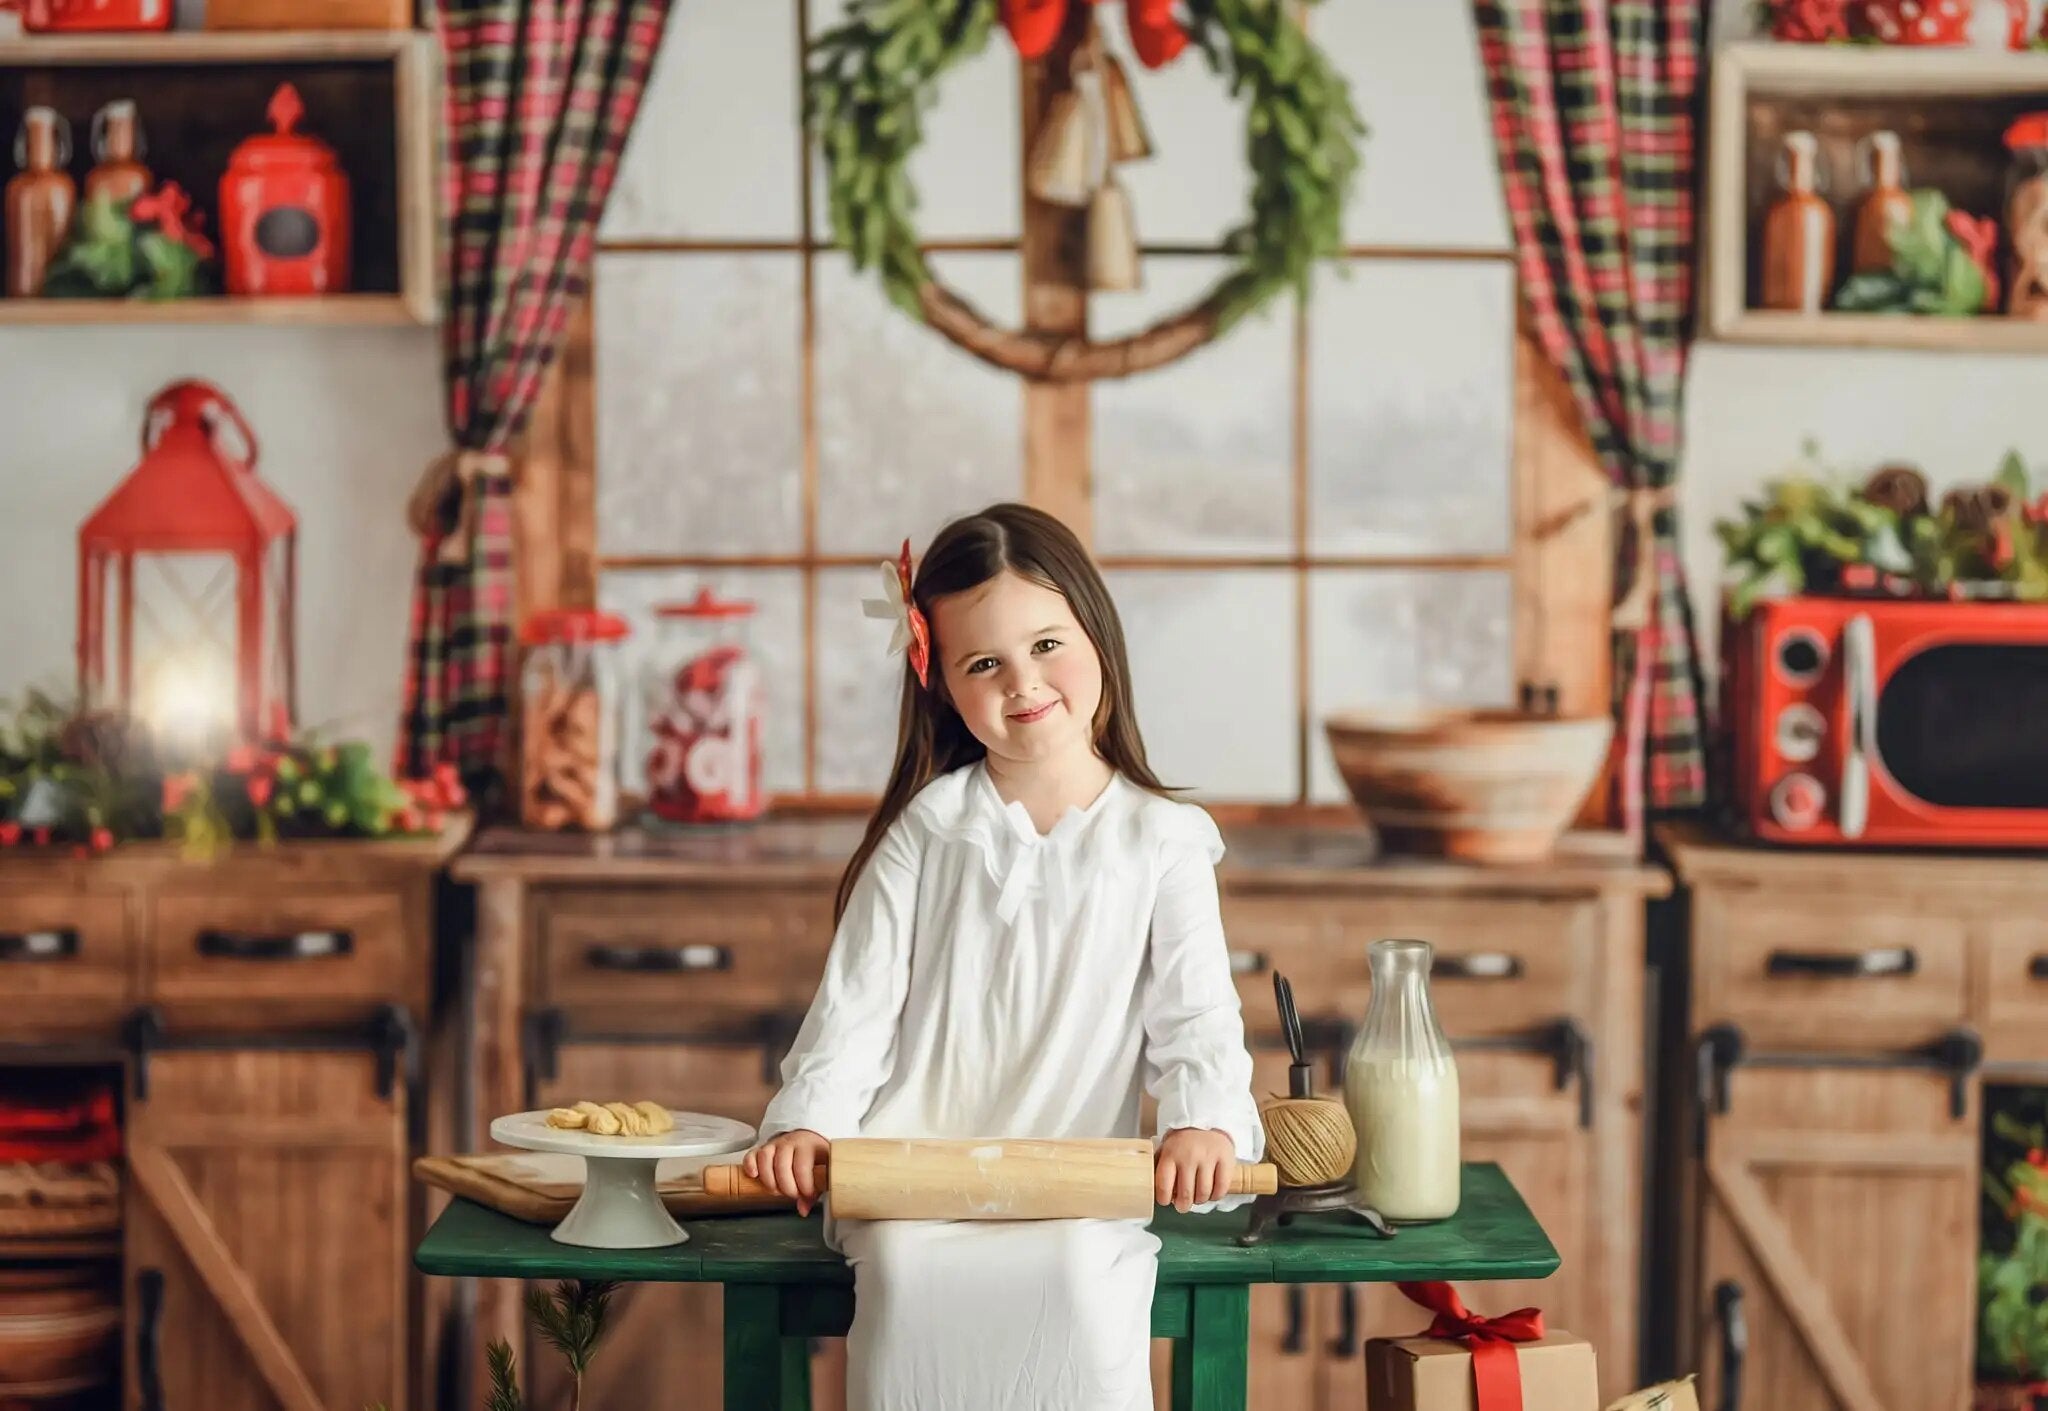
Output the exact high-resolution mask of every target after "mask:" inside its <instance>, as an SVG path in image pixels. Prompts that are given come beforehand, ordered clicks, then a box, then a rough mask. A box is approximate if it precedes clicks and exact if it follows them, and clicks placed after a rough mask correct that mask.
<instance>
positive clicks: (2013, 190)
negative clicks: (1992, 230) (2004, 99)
mask: <svg viewBox="0 0 2048 1411" xmlns="http://www.w3.org/2000/svg"><path fill="white" fill-rule="evenodd" d="M2005 145H2006V149H2007V150H2008V151H2010V152H2011V153H2012V162H2011V164H2010V166H2009V167H2008V168H2007V170H2006V176H2005V234H2006V239H2007V241H2008V242H2010V244H2011V247H2012V270H2011V275H2012V277H2011V279H2010V281H2009V282H2008V283H2007V286H2006V288H2007V290H2008V292H2007V294H2006V305H2005V309H2006V312H2007V313H2008V314H2010V315H2011V316H2012V317H2014V318H2028V319H2048V113H2027V114H2025V115H2024V116H2022V117H2021V118H2019V119H2018V120H2017V121H2015V122H2014V123H2013V125H2012V126H2011V127H2009V128H2007V129H2006V130H2005Z"/></svg>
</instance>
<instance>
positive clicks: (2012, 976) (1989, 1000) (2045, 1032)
mask: <svg viewBox="0 0 2048 1411" xmlns="http://www.w3.org/2000/svg"><path fill="white" fill-rule="evenodd" d="M1979 931H1980V932H1981V934H1982V937H1983V941H1982V948H1981V950H1980V951H1979V954H1980V956H1981V957H1982V959H1981V964H1982V968H1983V979H1982V982H1981V984H1982V990H1981V993H1982V994H1983V996H1984V1000H1983V1004H1982V1006H1981V1009H1982V1013H1983V1015H1984V1024H1985V1027H1986V1028H1987V1029H1989V1030H1992V1031H1994V1032H1995V1034H1996V1037H1995V1038H1994V1039H1993V1040H1992V1047H1993V1048H1994V1050H1995V1051H1996V1052H1997V1053H1998V1056H1999V1057H2001V1058H2015V1059H2022V1060H2026V1061H2031V1062H2038V1061H2040V1060H2042V1059H2044V1058H2048V921H2041V920H2038V919H2035V918H2031V917H2015V918H2012V919H2010V920H2001V921H1985V922H1982V923H1980V925H1979Z"/></svg>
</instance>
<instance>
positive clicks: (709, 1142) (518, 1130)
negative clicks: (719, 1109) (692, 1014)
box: [491, 1111, 754, 1249]
mask: <svg viewBox="0 0 2048 1411" xmlns="http://www.w3.org/2000/svg"><path fill="white" fill-rule="evenodd" d="M669 1115H670V1116H672V1117H674V1118H675V1123H676V1125H675V1130H674V1131H671V1132H663V1133H662V1134H661V1135H660V1136H655V1137H624V1136H620V1137H600V1136H597V1135H596V1134H594V1133H591V1132H581V1131H570V1130H565V1129H563V1128H560V1127H550V1126H549V1125H548V1114H547V1113H546V1112H545V1111H539V1112H515V1113H512V1114H511V1115H510V1116H508V1117H500V1118H498V1119H497V1120H496V1121H494V1122H492V1123H491V1139H492V1140H493V1141H499V1142H503V1143H504V1144H505V1145H506V1146H516V1147H521V1148H524V1149H525V1150H527V1151H558V1152H565V1153H567V1154H569V1155H572V1156H580V1157H582V1158H583V1172H584V1174H583V1195H582V1196H581V1197H580V1198H579V1199H578V1200H577V1202H576V1204H575V1207H574V1208H573V1209H571V1210H570V1211H569V1213H568V1214H567V1215H565V1216H563V1217H562V1223H561V1224H559V1225H557V1226H555V1238H556V1239H558V1240H560V1241H561V1242H562V1243H563V1244H574V1245H581V1246H583V1247H584V1248H586V1249H656V1248H659V1247H661V1246H663V1245H671V1244H681V1243H682V1242H683V1241H685V1240H687V1239H688V1238H689V1235H688V1234H687V1233H685V1231H684V1230H683V1227H682V1226H681V1225H678V1224H677V1223H676V1222H675V1220H674V1218H673V1217H671V1216H670V1215H669V1213H668V1211H667V1210H665V1209H663V1208H662V1204H661V1197H660V1196H659V1195H657V1194H656V1193H655V1189H654V1168H655V1166H656V1164H657V1163H658V1162H660V1161H661V1159H662V1158H663V1157H671V1156H729V1155H731V1154H733V1153H735V1152H742V1151H745V1150H746V1149H747V1148H748V1147H750V1146H752V1145H753V1142H754V1129H753V1128H752V1127H750V1126H748V1125H747V1124H746V1123H744V1122H735V1121H734V1120H733V1119H732V1118H730V1117H712V1116H709V1115H707V1114H705V1113H702V1112H672V1113H670V1114H669Z"/></svg>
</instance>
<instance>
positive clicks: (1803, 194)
mask: <svg viewBox="0 0 2048 1411" xmlns="http://www.w3.org/2000/svg"><path fill="white" fill-rule="evenodd" d="M1819 155H1820V148H1819V144H1818V143H1817V142H1816V141H1815V140H1814V136H1813V134H1812V133H1810V132H1788V133H1786V134H1785V152H1784V160H1785V177H1784V181H1785V190H1784V193H1783V194H1782V195H1780V196H1779V197H1778V199H1777V200H1776V201H1774V202H1772V203H1771V208H1770V210H1769V211H1768V212H1767V213H1766V214H1765V216H1764V233H1763V306H1764V307H1765V308H1767V309H1783V310H1787V311H1790V312H1794V313H1809V314H1810V313H1819V312H1820V311H1821V309H1822V307H1823V306H1824V305H1825V304H1826V303H1827V297H1828V292H1829V289H1830V288H1831V287H1832V285H1833V283H1834V277H1835V213H1834V212H1833V211H1832V210H1830V209H1829V208H1828V203H1827V202H1826V201H1824V200H1822V199H1821V196H1820V193H1819V192H1817V191H1816V190H1814V178H1815V173H1816V170H1817V168H1818V165H1819Z"/></svg>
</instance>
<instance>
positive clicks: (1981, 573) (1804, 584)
mask: <svg viewBox="0 0 2048 1411" xmlns="http://www.w3.org/2000/svg"><path fill="white" fill-rule="evenodd" d="M1714 532H1715V534H1716V535H1717V536H1718V537H1719V538H1720V540H1721V546H1722V549H1723V552H1724V556H1725V561H1726V564H1727V573H1728V579H1729V582H1728V588H1727V592H1728V608H1729V612H1730V613H1731V615H1733V616H1734V617H1735V618H1737V619H1738V620H1739V619H1741V618H1742V617H1744V616H1745V615H1747V614H1748V612H1749V610H1750V608H1751V607H1752V606H1753V605H1754V604H1755V602H1756V601H1757V599H1758V598H1760V597H1764V596H1766V595H1781V594H1792V593H1801V592H1809V591H1819V590H1826V589H1831V588H1833V587H1835V586H1836V583H1837V580H1838V579H1839V577H1840V575H1841V571H1842V569H1843V568H1845V567H1847V566H1849V565H1851V564H1857V565H1865V566H1868V567H1870V568H1874V569H1876V570H1878V571H1879V572H1881V573H1885V574H1890V575H1895V576H1897V577H1900V578H1905V579H1909V580H1910V581H1911V582H1912V583H1913V585H1914V586H1915V587H1916V588H1917V589H1918V590H1919V592H1921V593H1923V594H1925V595H1928V596H1931V597H1942V596H1946V595H1948V593H1949V592H1950V590H1951V589H1952V588H1956V587H1958V586H1964V587H1969V588H1973V589H1975V590H1977V591H1979V592H1980V593H1982V594H1983V595H1986V596H1997V597H2004V598H2012V599H2016V600H2019V601H2022V602H2048V496H2042V497H2040V498H2038V499H2037V498H2032V490H2031V487H2030V484H2029V477H2028V474H2027V467H2026V462H2025V461H2024V460H2023V459H2022V458H2021V457H2020V455H2019V454H2018V453H2017V452H2008V453H2007V455H2006V456H2005V459H2004V460H2003V461H2002V462H2001V463H2000V465H1999V468H1998V472H1997V475H1996V476H1995V477H1994V479H1993V480H1992V481H1991V482H1989V484H1988V485H1986V486H1982V487H1976V488H1963V489H1959V490H1957V491H1955V492H1953V493H1952V494H1951V495H1950V496H1949V497H1947V498H1946V499H1944V500H1943V502H1942V504H1941V505H1940V507H1939V508H1937V509H1932V510H1917V511H1914V512H1909V513H1903V514H1902V513H1901V512H1900V511H1899V510H1896V509H1893V508H1891V507H1889V506H1888V505H1884V504H1874V503H1872V502H1871V501H1870V500H1869V499H1866V498H1865V497H1864V493H1863V491H1861V490H1856V489H1851V488H1848V487H1847V486H1845V485H1843V484H1842V483H1840V481H1839V480H1838V479H1837V478H1836V477H1834V476H1832V475H1831V474H1830V473H1829V472H1828V471H1827V470H1826V469H1825V468H1824V467H1822V466H1820V465H1819V463H1818V461H1817V459H1816V458H1815V455H1814V451H1813V448H1812V447H1811V446H1809V447H1808V448H1807V456H1806V463H1805V464H1804V465H1802V466H1801V467H1800V468H1799V469H1798V470H1797V471H1796V472H1795V473H1793V474H1790V475H1787V476H1783V477H1780V478H1779V479H1776V480H1772V481H1769V482H1767V483H1766V485H1765V486H1764V494H1763V496H1762V497H1761V498H1759V499H1755V500H1750V501H1747V502H1745V503H1744V504H1743V506H1742V516H1741V517H1740V518H1739V519H1730V520H1721V521H1719V522H1717V523H1716V524H1715V526H1714Z"/></svg>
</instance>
